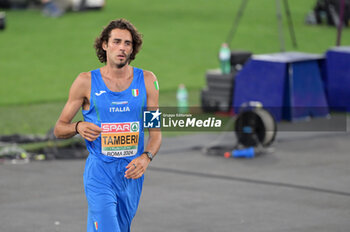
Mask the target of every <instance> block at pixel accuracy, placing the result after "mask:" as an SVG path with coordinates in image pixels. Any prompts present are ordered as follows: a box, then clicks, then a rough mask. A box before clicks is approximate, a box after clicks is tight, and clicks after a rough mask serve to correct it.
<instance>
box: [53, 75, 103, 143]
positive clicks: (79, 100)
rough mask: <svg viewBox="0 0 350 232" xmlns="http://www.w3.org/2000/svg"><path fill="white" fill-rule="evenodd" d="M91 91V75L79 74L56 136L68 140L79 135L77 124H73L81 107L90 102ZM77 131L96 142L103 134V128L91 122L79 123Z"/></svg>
mask: <svg viewBox="0 0 350 232" xmlns="http://www.w3.org/2000/svg"><path fill="white" fill-rule="evenodd" d="M90 89H91V74H90V73H81V74H79V76H78V77H77V78H76V79H75V81H74V82H73V84H72V86H71V88H70V90H69V97H68V101H67V103H66V105H65V106H64V108H63V110H62V113H61V115H60V117H59V118H58V120H57V122H56V125H55V129H54V134H55V136H56V137H57V138H64V139H66V138H71V137H73V136H74V135H76V134H77V133H76V131H75V128H76V124H77V123H76V122H74V123H72V120H73V118H74V116H75V115H76V114H77V112H78V111H79V109H80V107H82V106H83V104H84V103H86V102H87V101H88V97H89V95H90ZM77 129H78V132H79V133H80V134H81V135H82V136H83V138H85V139H87V140H89V141H93V140H95V139H96V138H97V137H98V136H99V134H100V133H101V128H99V127H98V126H96V125H94V124H92V123H89V122H81V123H79V125H78V127H77Z"/></svg>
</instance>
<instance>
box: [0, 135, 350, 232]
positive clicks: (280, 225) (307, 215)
mask: <svg viewBox="0 0 350 232" xmlns="http://www.w3.org/2000/svg"><path fill="white" fill-rule="evenodd" d="M216 139H217V140H216ZM232 143H234V136H233V134H230V133H227V134H222V135H221V136H219V135H218V134H198V135H186V136H183V137H176V138H166V139H164V142H163V145H162V149H161V151H160V152H159V154H158V156H157V157H156V158H155V159H154V162H152V163H151V165H150V167H149V169H148V171H147V172H146V179H145V183H144V190H143V194H142V198H141V203H140V206H139V210H138V213H137V215H136V217H135V219H134V222H133V225H132V231H135V232H137V231H140V232H164V231H166V232H179V231H181V232H192V231H193V232H197V231H201V232H212V231H213V232H220V231H222V232H231V231H240V232H281V231H283V232H289V231H290V232H292V231H293V232H295V231H307V232H321V231H324V232H330V231H337V232H342V231H344V232H348V231H349V228H350V152H349V150H350V149H349V148H350V135H349V134H346V133H320V132H318V133H316V132H310V133H306V132H281V133H279V134H278V136H277V141H276V142H275V143H274V148H275V152H274V153H271V154H266V155H263V156H259V157H256V158H254V159H233V158H232V159H225V158H223V156H215V155H206V154H204V153H203V152H202V150H201V148H203V147H205V146H208V145H209V144H214V145H215V144H232ZM84 163H85V161H84V160H56V161H46V162H31V163H28V164H23V165H19V164H17V165H11V164H4V165H0V176H1V178H0V231H1V232H19V231H21V232H26V231H28V232H31V231H33V232H34V231H35V232H41V231H42V232H48V231H49V232H54V231H60V232H63V231H67V232H74V231H85V223H86V210H87V205H86V202H85V195H84V191H83V183H82V175H83V171H84V170H83V169H84Z"/></svg>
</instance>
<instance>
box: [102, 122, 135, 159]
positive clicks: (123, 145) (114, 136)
mask: <svg viewBox="0 0 350 232" xmlns="http://www.w3.org/2000/svg"><path fill="white" fill-rule="evenodd" d="M101 128H102V133H101V152H102V154H104V155H106V156H112V157H117V158H120V157H127V156H133V155H136V154H137V148H138V144H139V130H140V124H139V122H123V123H102V124H101Z"/></svg>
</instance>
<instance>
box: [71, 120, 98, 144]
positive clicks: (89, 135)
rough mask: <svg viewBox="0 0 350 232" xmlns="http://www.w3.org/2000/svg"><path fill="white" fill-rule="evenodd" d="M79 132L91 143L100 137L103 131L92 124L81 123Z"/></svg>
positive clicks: (78, 128)
mask: <svg viewBox="0 0 350 232" xmlns="http://www.w3.org/2000/svg"><path fill="white" fill-rule="evenodd" d="M77 131H78V132H79V134H80V135H81V136H82V137H83V138H84V139H86V140H88V141H90V142H91V141H94V140H95V139H97V138H98V136H100V134H101V132H102V129H101V128H100V127H98V126H96V125H95V124H93V123H91V122H80V123H79V124H78V126H77Z"/></svg>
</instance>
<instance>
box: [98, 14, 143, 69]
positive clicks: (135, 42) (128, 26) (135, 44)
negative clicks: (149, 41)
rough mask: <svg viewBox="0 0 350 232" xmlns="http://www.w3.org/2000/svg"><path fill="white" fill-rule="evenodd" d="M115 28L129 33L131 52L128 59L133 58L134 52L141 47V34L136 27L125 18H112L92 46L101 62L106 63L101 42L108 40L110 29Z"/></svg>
mask: <svg viewBox="0 0 350 232" xmlns="http://www.w3.org/2000/svg"><path fill="white" fill-rule="evenodd" d="M116 28H119V29H122V30H128V31H129V32H130V33H131V37H132V53H131V55H130V61H131V60H134V59H135V56H136V54H137V53H138V52H139V51H140V49H141V45H142V35H141V34H140V33H139V32H138V31H137V29H136V27H135V26H134V25H133V24H132V23H131V22H129V21H128V20H126V19H116V20H113V21H111V22H110V23H109V24H108V25H107V27H105V28H104V29H103V31H102V32H101V34H100V36H99V37H97V38H96V40H95V44H94V47H95V50H96V55H97V57H98V59H99V60H100V61H101V63H106V61H107V56H106V51H105V50H103V48H102V44H103V42H106V43H107V42H108V39H109V37H110V35H111V31H112V30H113V29H116Z"/></svg>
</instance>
